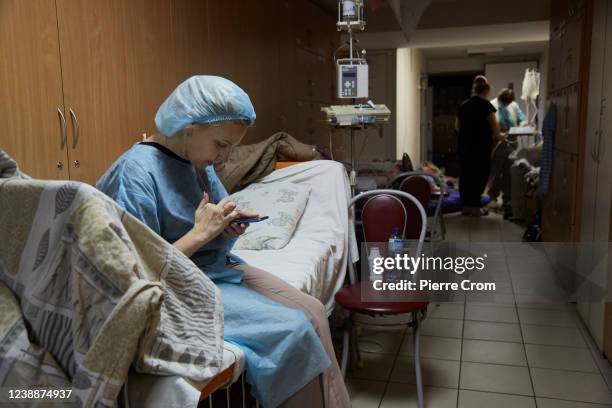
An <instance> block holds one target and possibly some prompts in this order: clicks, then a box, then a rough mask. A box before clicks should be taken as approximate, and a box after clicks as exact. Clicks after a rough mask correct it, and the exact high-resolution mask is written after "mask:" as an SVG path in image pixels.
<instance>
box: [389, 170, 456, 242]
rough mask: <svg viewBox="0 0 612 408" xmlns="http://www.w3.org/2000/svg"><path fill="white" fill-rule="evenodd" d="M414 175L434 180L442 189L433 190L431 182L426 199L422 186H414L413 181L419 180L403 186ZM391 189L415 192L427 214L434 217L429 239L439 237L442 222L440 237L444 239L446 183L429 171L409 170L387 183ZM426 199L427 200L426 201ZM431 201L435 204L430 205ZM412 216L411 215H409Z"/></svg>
mask: <svg viewBox="0 0 612 408" xmlns="http://www.w3.org/2000/svg"><path fill="white" fill-rule="evenodd" d="M414 177H419V178H421V179H424V180H428V181H433V182H434V183H436V185H438V186H440V190H439V191H435V192H434V191H432V188H431V184H430V185H429V197H428V198H427V200H425V197H424V196H421V195H420V194H421V193H419V191H424V189H423V190H421V188H422V187H419V186H414V185H413V184H412V183H418V182H417V181H414V180H413V181H411V182H409V184H408V186H406V187H408V189H403V188H402V187H401V186H402V184H403V183H404V182H407V183H408V181H407V180H409V179H412V178H414ZM386 188H389V189H398V190H402V191H406V192H408V193H410V194H413V193H414V195H415V196H416V197H417V198H418V199H419V201H420V202H421V204H423V207H425V211H426V213H427V215H429V216H432V217H433V219H432V221H431V228H430V231H429V237H428V238H429V240H430V241H434V240H436V239H438V236H437V235H436V234H437V233H438V230H437V228H438V224H440V236H439V238H440V239H442V240H443V239H444V238H445V235H446V226H445V225H444V216H443V214H442V203H443V201H444V198H445V197H446V196H447V189H446V185H445V184H444V183H443V182H442V181H441V180H440V179H439V178H438V177H436V176H433V175H431V174H429V173H425V172H423V171H409V172H405V173H400V174H398V175H397V176H395V177H393V179H391V181H390V182H389V183H388V184H387V187H386ZM413 188H415V189H416V190H413ZM424 200H425V201H424ZM430 202H433V203H434V205H430ZM410 207H412V209H413V210H412V211H414V207H413V206H410ZM410 207H408V206H407V207H406V210H407V211H410ZM409 218H410V215H409ZM414 232H415V231H408V232H407V237H412V236H413V235H412V234H414Z"/></svg>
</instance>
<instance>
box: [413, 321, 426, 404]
mask: <svg viewBox="0 0 612 408" xmlns="http://www.w3.org/2000/svg"><path fill="white" fill-rule="evenodd" d="M412 317H413V319H414V327H413V331H412V340H413V341H412V344H413V347H414V353H413V354H414V370H415V377H416V389H417V406H418V407H419V408H423V407H424V406H425V405H424V404H423V378H422V377H421V345H420V342H421V322H420V321H419V312H414V313H412Z"/></svg>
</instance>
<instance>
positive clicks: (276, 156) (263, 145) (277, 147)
mask: <svg viewBox="0 0 612 408" xmlns="http://www.w3.org/2000/svg"><path fill="white" fill-rule="evenodd" d="M319 159H321V155H320V154H319V152H317V150H316V148H315V146H311V145H307V144H304V143H302V142H300V141H298V140H297V139H295V138H294V137H293V136H291V135H289V134H288V133H285V132H278V133H275V134H274V135H272V136H270V137H269V138H267V139H266V140H264V141H263V142H259V143H256V144H252V145H245V146H238V147H236V148H234V149H233V150H232V153H231V154H230V157H229V160H228V161H227V162H226V163H224V164H223V165H222V167H221V168H219V169H216V170H217V174H218V175H219V178H220V179H221V181H222V182H223V184H224V185H225V188H226V189H227V190H228V191H230V192H234V191H237V190H240V189H242V188H244V187H246V186H247V185H249V184H250V183H252V182H254V181H255V180H257V179H260V178H262V177H264V176H266V175H268V174H270V173H272V172H273V171H274V168H275V166H276V162H277V161H309V160H319Z"/></svg>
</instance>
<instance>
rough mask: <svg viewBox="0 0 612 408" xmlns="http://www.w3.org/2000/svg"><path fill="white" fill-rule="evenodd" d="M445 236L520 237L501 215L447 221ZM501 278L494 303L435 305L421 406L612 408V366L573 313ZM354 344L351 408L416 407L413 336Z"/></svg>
mask: <svg viewBox="0 0 612 408" xmlns="http://www.w3.org/2000/svg"><path fill="white" fill-rule="evenodd" d="M447 228H448V233H447V240H449V241H471V242H494V241H519V240H520V238H521V236H522V233H523V228H522V227H519V226H517V225H515V224H512V223H509V222H505V221H503V220H502V219H501V218H500V217H499V216H489V217H483V218H472V217H463V216H459V215H457V216H450V217H447ZM507 274H508V277H509V281H510V284H509V285H508V290H507V291H506V292H507V293H505V294H498V295H496V302H495V305H490V304H483V303H476V302H478V300H479V299H477V297H476V296H474V297H470V296H468V298H467V299H466V300H465V301H464V302H462V303H452V304H440V305H439V306H438V305H432V306H431V308H430V310H429V312H428V317H427V319H426V320H425V322H424V325H423V330H422V338H421V355H422V371H423V381H424V384H425V403H426V407H429V408H446V407H449V408H450V407H452V408H491V407H492V408H536V407H537V408H599V407H612V392H611V390H612V387H611V385H612V367H611V366H610V364H609V363H608V362H607V361H606V360H605V359H603V358H602V357H601V354H600V353H599V351H597V349H596V347H595V345H594V343H593V340H592V339H591V337H590V335H589V334H588V333H587V332H586V331H585V329H584V326H583V325H582V323H581V321H580V320H579V318H578V315H577V313H576V311H575V308H574V307H573V306H571V305H563V304H538V303H526V302H525V298H524V296H525V294H524V293H521V290H520V288H521V286H520V284H517V282H520V281H521V269H520V267H517V268H513V267H509V268H507ZM516 299H518V300H519V301H518V304H519V306H518V307H517V303H516V302H515V300H516ZM360 345H361V352H362V360H363V361H362V366H361V367H354V369H353V370H351V372H350V373H349V379H348V384H349V391H350V393H351V399H352V403H353V407H355V408H362V407H363V408H373V407H381V408H394V407H416V391H415V386H414V384H415V375H414V365H413V360H412V334H411V332H409V331H405V332H380V333H370V332H362V333H361V335H360Z"/></svg>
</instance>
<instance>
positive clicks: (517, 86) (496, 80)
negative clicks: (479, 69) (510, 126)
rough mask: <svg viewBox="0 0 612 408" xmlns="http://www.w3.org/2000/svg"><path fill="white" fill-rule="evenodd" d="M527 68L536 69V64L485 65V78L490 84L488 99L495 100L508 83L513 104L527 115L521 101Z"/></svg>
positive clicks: (529, 62) (531, 62)
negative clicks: (510, 84)
mask: <svg viewBox="0 0 612 408" xmlns="http://www.w3.org/2000/svg"><path fill="white" fill-rule="evenodd" d="M527 68H538V62H537V61H527V62H504V63H501V64H487V65H485V76H486V77H487V79H488V80H489V84H491V95H490V99H491V100H493V99H495V98H496V97H497V94H498V93H499V91H501V90H502V89H503V88H506V87H508V85H509V83H512V85H513V90H514V96H515V102H516V103H518V104H519V106H520V107H521V110H522V111H523V112H524V113H525V114H527V110H526V108H525V101H523V100H522V99H521V94H522V91H523V78H524V77H525V70H526V69H527Z"/></svg>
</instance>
